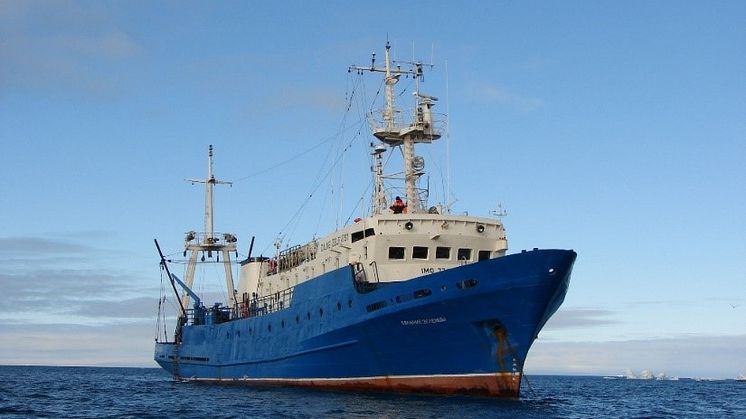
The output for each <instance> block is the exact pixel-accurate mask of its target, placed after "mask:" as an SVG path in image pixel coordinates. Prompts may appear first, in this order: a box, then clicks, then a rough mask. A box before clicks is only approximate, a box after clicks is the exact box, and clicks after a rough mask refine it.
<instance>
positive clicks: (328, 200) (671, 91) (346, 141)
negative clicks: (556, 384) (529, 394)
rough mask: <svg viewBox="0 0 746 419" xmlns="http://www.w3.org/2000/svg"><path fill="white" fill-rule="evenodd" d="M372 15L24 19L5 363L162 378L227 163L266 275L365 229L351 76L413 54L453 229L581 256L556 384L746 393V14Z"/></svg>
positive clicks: (234, 219) (5, 125) (17, 77)
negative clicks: (160, 309) (646, 372)
mask: <svg viewBox="0 0 746 419" xmlns="http://www.w3.org/2000/svg"><path fill="white" fill-rule="evenodd" d="M348 3H349V2H341V1H339V2H283V3H282V5H281V6H277V5H272V4H271V3H270V2H266V3H259V2H254V3H249V2H219V3H202V2H182V1H180V2H75V1H43V2H36V1H4V2H0V149H2V152H1V153H0V154H2V156H3V158H2V160H3V162H2V165H0V202H1V203H2V205H1V206H0V220H1V221H0V260H2V262H0V268H1V269H0V287H1V288H2V290H3V298H2V301H1V302H0V309H1V310H0V313H1V314H0V364H17V363H31V364H36V363H41V364H64V365H69V364H87V365H88V364H89V365H154V364H153V363H152V361H151V353H152V337H153V333H154V329H155V325H154V323H155V319H154V317H155V310H156V301H157V298H158V294H159V287H160V279H159V278H160V277H159V275H160V274H159V271H158V265H157V258H156V253H155V249H154V247H153V245H152V239H153V238H154V237H156V238H158V239H159V241H160V242H161V243H162V245H163V247H164V248H166V250H167V252H179V251H180V250H181V249H180V246H181V243H182V234H183V233H184V232H185V231H187V230H191V229H196V230H200V229H201V228H202V219H201V217H202V212H203V195H202V193H203V192H202V189H200V188H199V187H197V186H191V185H190V184H189V183H187V182H184V181H183V179H185V178H193V177H203V176H204V175H205V171H206V167H205V166H206V156H205V155H206V149H207V145H208V144H213V145H214V146H215V153H216V159H215V161H216V173H217V175H218V177H219V178H222V179H225V180H233V181H235V183H234V185H233V187H231V188H227V187H223V188H220V189H219V190H218V191H217V194H216V205H217V213H216V223H215V224H216V229H217V230H218V231H231V232H234V233H236V234H237V235H238V236H239V240H240V242H239V247H240V248H241V249H242V253H246V249H247V248H248V241H249V238H250V237H251V236H252V235H254V236H256V237H257V245H256V249H258V250H257V251H259V252H265V253H268V252H269V249H270V246H271V244H272V242H273V241H274V239H275V238H276V237H277V235H278V234H280V233H284V234H285V235H286V237H287V241H288V243H287V244H297V243H302V242H305V241H307V240H309V239H310V238H311V237H312V236H313V235H316V236H322V235H324V234H327V233H328V232H330V231H332V230H333V229H334V227H335V224H336V223H337V220H340V221H341V222H344V221H345V220H347V219H348V218H349V217H353V216H359V215H364V211H362V210H361V209H359V208H356V204H357V203H358V201H359V200H360V198H361V197H365V198H366V199H367V194H365V193H364V192H365V190H366V188H367V186H368V183H369V171H368V170H369V164H370V163H369V161H368V156H367V153H368V149H367V144H368V143H369V142H370V140H371V137H370V136H367V135H366V134H365V130H364V129H363V133H362V134H361V135H357V134H356V132H357V130H358V129H359V127H360V126H361V125H360V124H361V122H362V121H361V118H360V115H359V111H355V110H354V107H353V111H352V112H351V113H348V114H346V113H345V109H346V104H347V100H348V97H349V96H348V95H349V93H350V91H351V86H352V85H353V83H354V82H355V80H356V79H355V78H354V77H352V78H351V77H350V76H349V75H348V73H347V67H348V66H349V65H350V64H367V63H368V62H369V59H370V53H371V52H372V51H377V53H378V56H379V57H381V58H382V57H383V45H384V43H385V41H386V38H387V37H388V39H390V41H391V43H392V45H393V46H394V53H395V55H396V57H397V58H399V59H409V58H411V57H412V55H413V53H414V54H415V55H416V56H417V57H418V58H420V59H423V60H424V61H430V60H432V62H433V63H434V64H435V67H434V69H433V71H432V72H430V73H428V74H427V77H426V81H425V85H424V88H423V90H424V91H425V92H427V93H430V94H433V95H435V96H438V97H440V98H441V100H440V102H439V103H438V108H437V109H438V110H439V111H441V112H445V110H446V108H447V109H448V112H449V142H450V157H451V158H450V167H451V170H450V179H451V191H452V195H453V198H455V199H456V202H455V204H454V206H453V209H454V211H461V212H463V211H468V212H469V213H470V214H475V215H487V214H489V211H490V210H491V209H494V208H495V207H496V206H497V204H498V203H501V204H502V205H503V206H504V207H505V208H506V209H507V211H508V216H507V217H505V219H504V222H505V224H506V227H507V230H508V238H509V245H510V250H511V251H514V252H517V251H520V250H521V249H528V248H533V247H541V248H555V247H556V248H573V249H576V250H577V251H578V253H579V257H578V260H577V263H576V268H575V272H574V276H573V279H572V282H571V287H570V291H569V294H568V296H567V299H566V301H565V304H564V306H563V308H562V309H561V310H560V311H559V312H558V313H557V315H556V316H555V318H554V319H553V320H552V321H550V323H549V324H548V325H547V327H546V329H545V330H544V331H543V332H542V334H541V335H540V337H539V340H538V341H537V343H536V344H535V346H534V348H533V349H532V353H531V354H530V356H529V361H528V364H527V370H528V372H529V373H542V372H550V373H579V374H616V373H620V372H621V371H622V370H623V369H625V368H632V369H633V370H641V369H645V368H649V369H653V370H655V371H664V370H665V371H666V372H668V373H669V374H676V375H681V376H718V377H731V376H735V375H736V374H738V373H739V372H746V356H745V355H743V354H745V353H746V256H744V255H746V244H745V241H744V237H746V221H744V214H746V192H745V191H746V164H744V158H746V29H745V28H746V3H744V2H740V1H732V2H731V1H716V2H707V3H705V2H682V1H657V2H648V1H632V2H617V3H612V2H590V1H571V2H502V1H498V2H467V3H465V4H464V5H456V4H455V3H453V2H445V1H442V2H441V1H429V2H419V1H415V2H405V3H402V2H364V3H361V4H360V5H351V4H348ZM365 83H366V84H365V86H366V87H367V91H366V93H365V95H366V96H365V98H366V99H368V100H371V99H372V98H373V96H374V95H375V89H376V88H377V83H378V81H377V80H376V79H374V78H368V79H366V82H365ZM446 87H447V88H446ZM356 94H358V95H363V93H362V91H357V92H356ZM446 98H447V100H446ZM347 145H349V148H348V149H347V150H346V151H345V152H344V153H342V150H343V149H345V147H346V146H347ZM418 152H420V153H421V154H422V155H423V156H424V157H425V158H426V159H427V164H428V166H427V167H428V168H429V171H430V175H431V179H430V180H431V186H432V188H433V200H434V201H442V200H443V199H444V190H445V187H444V184H445V180H444V179H445V178H446V175H445V173H446V172H447V170H446V167H447V163H446V158H445V155H446V141H444V140H441V141H439V142H437V143H435V144H433V145H432V146H431V147H429V148H427V149H425V148H424V147H423V148H420V149H418ZM340 155H342V156H343V158H340V159H338V160H336V161H337V164H336V165H334V166H331V163H330V162H331V161H335V160H334V159H337V158H338V157H337V156H340ZM282 163H284V164H282ZM275 166H276V167H275ZM272 167H274V169H273V170H267V169H269V168H272ZM319 179H321V180H319ZM312 191H313V193H312ZM311 193H312V195H313V196H312V198H311V199H309V200H308V204H307V205H305V206H303V209H302V211H300V215H299V217H297V219H295V221H294V222H292V223H290V224H289V225H288V222H289V221H290V220H291V219H293V216H294V214H295V213H296V212H297V211H298V209H299V207H301V206H302V205H303V203H304V201H305V200H306V198H307V197H308V196H309V194H311ZM340 197H341V198H342V199H341V200H340ZM340 201H342V204H340ZM286 225H288V227H287V228H285V226H286ZM207 274H209V272H208V273H206V274H205V275H207ZM209 291H210V288H209V287H208V288H207V289H205V292H209Z"/></svg>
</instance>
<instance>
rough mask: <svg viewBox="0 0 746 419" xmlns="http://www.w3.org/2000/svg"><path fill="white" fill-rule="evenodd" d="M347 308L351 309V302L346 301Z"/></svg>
mask: <svg viewBox="0 0 746 419" xmlns="http://www.w3.org/2000/svg"><path fill="white" fill-rule="evenodd" d="M347 307H349V308H352V300H347Z"/></svg>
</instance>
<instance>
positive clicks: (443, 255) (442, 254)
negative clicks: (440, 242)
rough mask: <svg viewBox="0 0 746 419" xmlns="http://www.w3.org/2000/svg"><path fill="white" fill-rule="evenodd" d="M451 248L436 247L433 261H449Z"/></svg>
mask: <svg viewBox="0 0 746 419" xmlns="http://www.w3.org/2000/svg"><path fill="white" fill-rule="evenodd" d="M450 258H451V248H450V247H436V248H435V259H450Z"/></svg>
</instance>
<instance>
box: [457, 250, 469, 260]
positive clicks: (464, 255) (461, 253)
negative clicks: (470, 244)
mask: <svg viewBox="0 0 746 419" xmlns="http://www.w3.org/2000/svg"><path fill="white" fill-rule="evenodd" d="M458 260H471V249H458Z"/></svg>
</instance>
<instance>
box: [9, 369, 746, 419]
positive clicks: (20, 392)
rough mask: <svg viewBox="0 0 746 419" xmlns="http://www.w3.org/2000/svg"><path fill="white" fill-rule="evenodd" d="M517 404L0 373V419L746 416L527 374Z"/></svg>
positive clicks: (597, 382) (735, 400)
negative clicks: (51, 418) (66, 418)
mask: <svg viewBox="0 0 746 419" xmlns="http://www.w3.org/2000/svg"><path fill="white" fill-rule="evenodd" d="M528 378H529V381H530V384H531V389H529V388H528V387H527V386H525V382H524V388H523V397H522V398H521V400H494V399H487V398H479V397H444V396H412V395H396V394H394V395H390V394H355V393H341V392H332V391H316V390H307V389H291V388H248V387H233V386H219V385H206V384H190V383H176V382H173V381H172V380H171V377H170V376H168V375H167V374H166V373H164V372H163V371H161V370H159V369H139V368H79V367H13V366H0V417H55V418H56V417H96V418H103V417H110V418H115V417H137V418H140V417H158V418H161V417H185V418H192V417H193V418H221V417H272V418H283V417H287V418H462V419H463V418H500V417H506V418H514V417H518V418H523V417H526V418H551V417H557V418H587V417H604V416H605V417H646V418H648V417H650V418H652V417H659V418H668V417H670V418H681V417H697V418H701V417H712V418H725V417H732V418H736V417H738V418H746V383H739V382H736V381H733V380H728V381H688V380H687V381H684V380H680V381H639V380H609V379H603V378H601V377H571V376H529V377H528Z"/></svg>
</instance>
